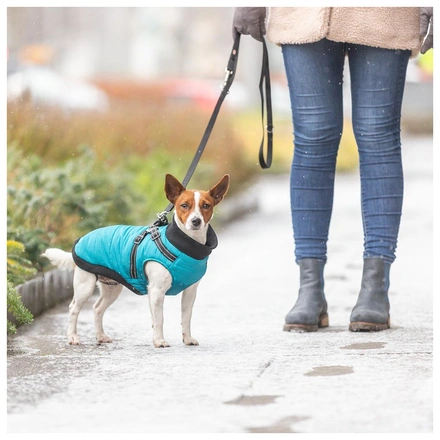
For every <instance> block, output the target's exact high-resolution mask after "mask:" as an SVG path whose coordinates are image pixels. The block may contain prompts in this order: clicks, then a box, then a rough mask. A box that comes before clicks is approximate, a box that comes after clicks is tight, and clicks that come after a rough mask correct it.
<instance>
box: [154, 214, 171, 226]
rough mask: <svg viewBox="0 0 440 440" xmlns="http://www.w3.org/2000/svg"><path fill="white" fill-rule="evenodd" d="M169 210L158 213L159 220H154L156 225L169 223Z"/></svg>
mask: <svg viewBox="0 0 440 440" xmlns="http://www.w3.org/2000/svg"><path fill="white" fill-rule="evenodd" d="M167 214H168V212H167V211H162V212H159V213H157V214H156V215H157V220H156V221H155V222H154V225H155V226H166V225H167V224H168V218H167Z"/></svg>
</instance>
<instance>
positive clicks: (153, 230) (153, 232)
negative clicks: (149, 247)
mask: <svg viewBox="0 0 440 440" xmlns="http://www.w3.org/2000/svg"><path fill="white" fill-rule="evenodd" d="M150 235H151V239H152V240H157V239H158V238H159V237H160V232H159V228H158V227H157V226H153V227H152V228H150Z"/></svg>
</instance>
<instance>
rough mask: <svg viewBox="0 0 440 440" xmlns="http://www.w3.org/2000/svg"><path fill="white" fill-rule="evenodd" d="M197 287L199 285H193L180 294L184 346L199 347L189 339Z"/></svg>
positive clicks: (192, 339)
mask: <svg viewBox="0 0 440 440" xmlns="http://www.w3.org/2000/svg"><path fill="white" fill-rule="evenodd" d="M198 285H199V283H195V284H193V285H192V286H189V287H188V288H187V289H185V290H184V291H183V292H182V338H183V342H184V344H185V345H199V343H198V342H197V340H196V339H194V338H193V337H191V316H192V310H193V305H194V301H195V300H196V293H197V286H198Z"/></svg>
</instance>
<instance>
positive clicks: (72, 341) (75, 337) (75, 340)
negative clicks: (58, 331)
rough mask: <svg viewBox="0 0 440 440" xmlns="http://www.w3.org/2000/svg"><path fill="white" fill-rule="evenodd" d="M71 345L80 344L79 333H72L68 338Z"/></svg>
mask: <svg viewBox="0 0 440 440" xmlns="http://www.w3.org/2000/svg"><path fill="white" fill-rule="evenodd" d="M67 340H68V342H69V345H79V337H78V335H70V336H68V338H67Z"/></svg>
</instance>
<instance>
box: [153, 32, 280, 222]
mask: <svg viewBox="0 0 440 440" xmlns="http://www.w3.org/2000/svg"><path fill="white" fill-rule="evenodd" d="M240 36H241V34H240V33H238V32H237V33H236V34H235V38H234V44H233V46H232V51H231V55H230V57H229V61H228V65H227V67H226V69H225V72H226V74H225V80H224V83H223V86H222V92H221V94H220V97H219V98H218V101H217V104H216V105H215V107H214V111H213V112H212V115H211V118H210V120H209V122H208V125H207V127H206V129H205V133H204V134H203V137H202V140H201V141H200V145H199V147H198V148H197V151H196V154H195V155H194V158H193V160H192V162H191V164H190V166H189V168H188V171H187V172H186V175H185V177H184V179H183V181H182V185H183V186H184V187H185V188H186V186H187V185H188V182H189V181H190V179H191V177H192V175H193V174H194V171H195V169H196V167H197V164H198V163H199V160H200V158H201V156H202V154H203V151H204V150H205V147H206V144H207V143H208V139H209V136H210V135H211V132H212V129H213V128H214V124H215V121H216V119H217V116H218V114H219V112H220V107H221V105H222V104H223V101H224V99H225V98H226V95H227V94H228V93H229V89H230V88H231V85H232V82H233V81H234V78H235V73H236V71H237V62H238V49H239V46H240ZM259 89H260V96H261V119H262V126H263V137H262V139H261V144H260V151H259V156H258V158H259V162H260V166H261V168H263V169H267V168H270V166H271V164H272V149H273V148H272V144H273V121H272V95H271V89H270V72H269V56H268V52H267V46H266V42H265V41H264V37H263V62H262V66H261V77H260V84H259ZM265 103H266V117H267V123H266V127H264V113H265V105H264V104H265ZM265 130H266V131H267V152H266V158H265V157H264V141H265V135H264V131H265ZM173 208H174V205H173V204H172V203H169V204H168V206H167V207H166V208H165V210H164V211H162V212H161V213H159V214H157V217H158V220H156V221H155V222H154V225H155V226H165V225H167V224H168V219H167V217H166V216H167V215H168V213H170V212H171V211H172V209H173Z"/></svg>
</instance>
